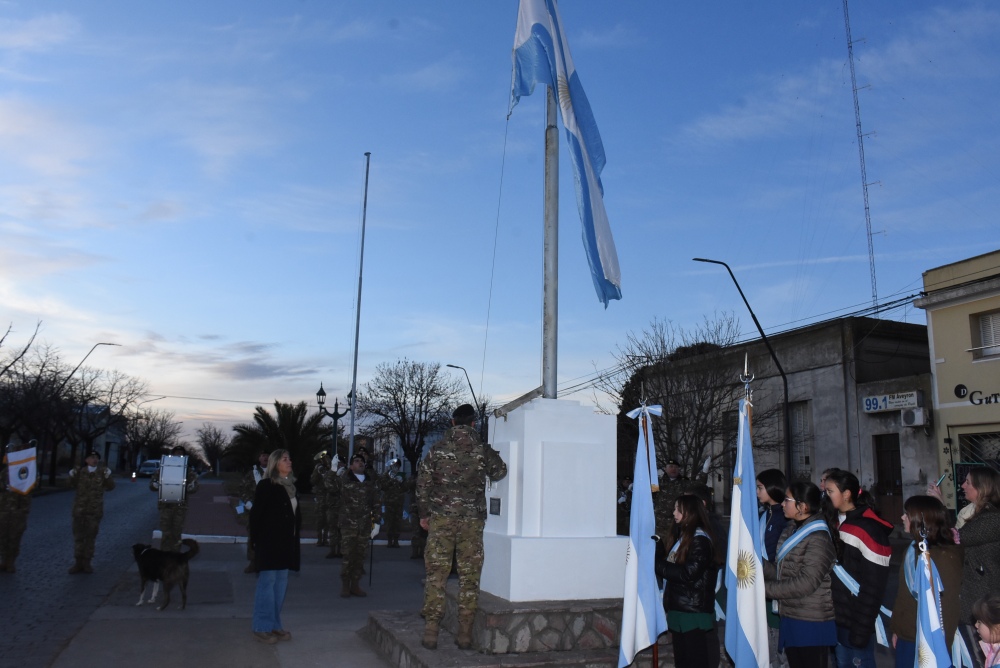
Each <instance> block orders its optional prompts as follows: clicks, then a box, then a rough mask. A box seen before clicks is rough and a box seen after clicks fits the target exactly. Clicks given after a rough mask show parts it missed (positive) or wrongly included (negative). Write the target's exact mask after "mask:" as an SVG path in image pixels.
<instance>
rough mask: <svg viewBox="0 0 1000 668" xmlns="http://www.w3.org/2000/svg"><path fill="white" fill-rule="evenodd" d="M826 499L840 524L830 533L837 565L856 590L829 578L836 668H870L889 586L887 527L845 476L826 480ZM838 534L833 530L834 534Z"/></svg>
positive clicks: (841, 472) (847, 474)
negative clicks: (854, 583)
mask: <svg viewBox="0 0 1000 668" xmlns="http://www.w3.org/2000/svg"><path fill="white" fill-rule="evenodd" d="M826 497H827V499H829V502H830V505H831V506H832V507H833V508H834V509H835V510H836V511H837V512H838V513H839V514H841V515H843V516H844V519H843V520H842V521H841V522H840V526H839V527H837V526H836V523H835V522H834V526H831V527H830V529H831V531H832V533H833V535H834V537H836V539H837V540H836V545H837V556H838V558H839V561H840V565H841V566H843V567H844V570H845V571H847V574H848V575H849V576H850V577H851V578H853V579H854V580H855V581H856V582H857V583H858V587H859V591H858V594H857V596H855V595H854V594H852V593H851V590H850V589H848V587H847V585H846V584H844V583H843V582H842V581H841V580H840V578H839V577H836V576H834V578H833V609H834V610H835V611H836V613H837V647H836V649H835V650H834V651H835V652H836V657H837V666H838V668H875V621H876V619H877V618H878V615H879V609H880V608H881V606H882V599H883V597H884V596H885V586H886V583H888V581H889V557H891V556H892V546H891V545H890V544H889V534H891V533H892V529H893V527H892V524H891V523H890V522H887V521H885V520H884V519H882V518H881V517H879V516H878V514H877V513H876V512H875V509H874V508H873V507H872V502H873V499H872V496H871V494H869V493H868V492H865V491H863V490H862V489H861V483H859V482H858V479H857V477H856V476H855V475H854V474H853V473H851V472H850V471H844V470H841V469H838V470H836V471H832V472H831V473H830V475H829V476H828V477H827V479H826ZM837 529H839V530H837Z"/></svg>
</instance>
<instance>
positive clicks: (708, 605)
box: [655, 534, 718, 612]
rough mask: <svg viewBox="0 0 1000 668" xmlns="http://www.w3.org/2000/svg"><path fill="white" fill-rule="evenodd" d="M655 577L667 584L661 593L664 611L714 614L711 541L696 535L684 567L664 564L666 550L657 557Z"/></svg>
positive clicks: (714, 565)
mask: <svg viewBox="0 0 1000 668" xmlns="http://www.w3.org/2000/svg"><path fill="white" fill-rule="evenodd" d="M655 564H656V575H657V576H658V577H661V578H663V579H665V580H666V581H667V588H666V591H664V592H663V607H664V609H665V610H676V611H679V612H714V611H715V579H716V571H717V570H718V567H717V566H716V564H715V560H714V555H713V550H712V541H711V539H709V538H708V537H707V536H703V535H697V534H696V535H695V537H694V538H693V539H692V540H691V545H690V547H688V551H687V555H686V556H685V558H684V563H683V564H678V563H673V562H670V561H667V554H666V550H661V551H659V552H658V554H657V555H656V562H655Z"/></svg>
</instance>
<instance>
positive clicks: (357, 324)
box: [333, 151, 372, 467]
mask: <svg viewBox="0 0 1000 668" xmlns="http://www.w3.org/2000/svg"><path fill="white" fill-rule="evenodd" d="M371 162H372V154H371V151H366V152H365V196H364V203H363V204H362V207H361V260H360V262H359V263H358V309H357V311H358V312H357V317H356V318H355V319H354V373H353V374H352V376H351V438H350V440H349V441H348V443H347V466H348V467H350V465H351V457H353V456H354V416H355V415H357V414H358V411H357V408H358V335H359V334H360V332H361V278H362V276H364V273H365V222H366V220H367V218H368V168H369V167H370V166H371ZM333 438H334V443H336V439H337V435H336V434H334V435H333Z"/></svg>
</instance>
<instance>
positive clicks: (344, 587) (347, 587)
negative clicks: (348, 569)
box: [340, 575, 351, 598]
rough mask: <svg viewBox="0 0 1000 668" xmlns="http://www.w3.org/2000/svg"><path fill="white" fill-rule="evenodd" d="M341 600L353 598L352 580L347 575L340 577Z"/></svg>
mask: <svg viewBox="0 0 1000 668" xmlns="http://www.w3.org/2000/svg"><path fill="white" fill-rule="evenodd" d="M340 582H341V587H340V598H349V597H350V596H351V578H349V577H347V576H346V575H342V576H340Z"/></svg>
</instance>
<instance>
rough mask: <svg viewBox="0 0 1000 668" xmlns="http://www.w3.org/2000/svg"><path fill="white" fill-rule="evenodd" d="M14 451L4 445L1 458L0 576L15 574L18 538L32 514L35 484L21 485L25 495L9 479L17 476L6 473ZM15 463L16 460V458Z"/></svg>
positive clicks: (19, 545) (19, 547)
mask: <svg viewBox="0 0 1000 668" xmlns="http://www.w3.org/2000/svg"><path fill="white" fill-rule="evenodd" d="M13 452H15V450H14V446H13V445H8V446H7V454H5V455H4V456H3V457H2V458H0V573H14V572H15V567H14V562H15V561H16V560H17V555H18V553H19V552H20V551H21V536H23V535H24V531H25V530H26V529H27V528H28V513H30V512H31V489H33V488H34V484H33V483H34V482H35V481H32V483H27V482H26V481H25V482H24V483H22V484H23V485H24V487H25V488H26V489H28V491H27V492H21V491H19V490H18V489H16V488H15V486H16V485H17V484H18V483H17V481H16V480H15V481H12V480H11V476H12V475H14V476H15V478H17V475H18V474H16V473H15V472H14V471H9V470H8V468H9V463H8V456H9V455H11V454H12V453H13ZM15 461H16V457H15Z"/></svg>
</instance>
